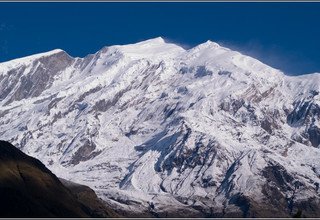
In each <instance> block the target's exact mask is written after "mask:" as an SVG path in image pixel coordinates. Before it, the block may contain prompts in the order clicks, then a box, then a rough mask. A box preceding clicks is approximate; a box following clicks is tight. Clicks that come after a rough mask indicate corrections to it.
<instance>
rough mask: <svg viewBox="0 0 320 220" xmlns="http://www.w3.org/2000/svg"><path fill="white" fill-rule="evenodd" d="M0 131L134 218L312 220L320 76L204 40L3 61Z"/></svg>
mask: <svg viewBox="0 0 320 220" xmlns="http://www.w3.org/2000/svg"><path fill="white" fill-rule="evenodd" d="M0 91H2V92H1V94H0V105H1V110H0V134H1V137H2V138H3V139H6V140H8V141H11V142H12V143H14V144H15V145H16V146H18V147H19V148H20V149H21V150H22V151H24V152H26V153H28V154H30V155H32V156H36V157H37V158H39V159H40V160H41V161H42V162H43V163H44V164H45V165H46V166H48V167H49V168H50V169H51V170H53V171H54V172H55V173H59V175H60V176H61V177H63V178H65V179H69V180H77V181H78V182H79V181H80V182H81V183H82V184H85V185H89V186H90V187H91V188H93V189H94V190H95V192H96V193H97V194H98V195H99V196H100V197H102V198H103V199H104V200H105V201H106V202H107V203H108V204H109V205H111V206H113V207H114V208H115V209H120V210H122V211H123V212H135V214H136V215H137V216H139V213H140V216H149V217H150V216H157V217H166V216H167V217H168V216H169V217H172V216H174V217H184V216H187V217H188V216H189V217H191V216H194V217H290V216H293V215H294V214H296V213H301V212H302V215H304V216H306V217H314V216H320V213H319V210H320V205H319V204H320V199H319V198H320V197H319V184H320V181H319V176H320V161H319V157H320V150H319V146H320V121H319V118H320V95H319V91H320V74H318V73H315V74H309V75H304V76H299V77H292V76H286V75H285V74H283V73H282V72H281V71H279V70H277V69H274V68H272V67H269V66H267V65H265V64H263V63H262V62H260V61H258V60H256V59H254V58H252V57H249V56H245V55H243V54H241V53H239V52H237V51H232V50H230V49H228V48H225V47H222V46H219V45H218V44H216V43H213V42H210V41H208V42H206V43H204V44H201V45H198V46H196V47H194V48H191V49H189V50H185V49H183V48H181V47H180V46H178V45H175V44H171V43H166V42H165V41H164V40H163V39H161V38H156V39H151V40H147V41H143V42H140V43H136V44H130V45H115V46H110V47H104V48H103V49H101V50H100V51H98V52H97V53H95V54H92V55H88V56H86V57H84V58H72V57H70V56H69V55H68V54H66V53H65V52H62V51H60V52H58V53H46V54H39V55H35V56H32V59H31V58H30V57H29V58H23V59H18V60H13V61H9V62H6V63H1V64H0Z"/></svg>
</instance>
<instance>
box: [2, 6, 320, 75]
mask: <svg viewBox="0 0 320 220" xmlns="http://www.w3.org/2000/svg"><path fill="white" fill-rule="evenodd" d="M319 24H320V2H315V3H297V2H296V3H295V2H291V3H275V2H274V3H263V2H260V3H259V2H256V3H234V2H233V3H232V2H222V3H214V2H211V3H210V2H208V3H196V2H193V3H191V2H189V3H188V2H185V3H179V2H176V3H165V2H162V3H161V2H158V3H157V2H149V3H147V2H145V3H143V2H140V3H128V2H127V3H125V2H118V3H116V2H114V3H110V2H109V3H108V2H100V3H99V2H96V3H89V2H87V3H79V2H78V3H57V2H52V3H49V2H47V3H5V2H1V3H0V62H2V61H7V60H10V59H14V58H18V57H23V56H26V55H31V54H35V53H39V52H44V51H48V50H52V49H56V48H60V49H63V50H65V51H66V52H68V53H69V54H70V55H71V56H79V57H83V56H85V55H87V54H89V53H95V52H96V51H98V50H99V49H101V48H102V47H103V46H108V45H114V44H127V43H135V42H138V41H141V40H146V39H149V38H154V37H158V36H161V37H163V38H165V39H166V40H167V41H171V42H175V43H178V44H180V45H182V46H183V47H185V48H190V47H193V46H195V45H197V44H200V43H203V42H205V41H207V40H212V41H215V42H217V43H220V44H222V45H223V46H226V47H229V48H231V49H236V50H238V51H240V52H242V53H244V54H247V55H250V56H253V57H256V58H258V59H259V60H261V61H262V62H264V63H266V64H268V65H270V66H273V67H275V68H278V69H281V70H283V71H284V72H286V73H287V74H291V75H296V74H304V73H312V72H320V55H319V51H320V43H319V40H320V25H319Z"/></svg>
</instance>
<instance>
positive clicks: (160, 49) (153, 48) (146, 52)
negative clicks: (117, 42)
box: [115, 37, 185, 59]
mask: <svg viewBox="0 0 320 220" xmlns="http://www.w3.org/2000/svg"><path fill="white" fill-rule="evenodd" d="M115 47H116V48H117V49H119V50H120V51H121V52H122V53H123V54H125V55H128V56H130V57H131V58H152V57H158V58H160V59H162V58H165V57H174V56H177V54H179V53H181V52H184V51H185V50H184V49H183V48H182V47H180V46H178V45H176V44H172V43H167V42H165V40H164V39H163V38H162V37H157V38H152V39H149V40H145V41H141V42H139V43H135V44H127V45H121V46H115Z"/></svg>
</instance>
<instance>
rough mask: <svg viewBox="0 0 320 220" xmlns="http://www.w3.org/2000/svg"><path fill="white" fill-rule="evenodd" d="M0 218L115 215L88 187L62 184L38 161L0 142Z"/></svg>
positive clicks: (67, 183) (68, 183)
mask: <svg viewBox="0 0 320 220" xmlns="http://www.w3.org/2000/svg"><path fill="white" fill-rule="evenodd" d="M0 170H1V172H0V195H1V196H0V217H117V215H116V214H115V213H114V212H113V211H112V210H108V208H107V207H105V206H104V205H103V204H102V203H101V202H100V200H99V199H98V197H97V196H96V194H95V193H94V192H93V190H91V189H90V188H89V187H86V186H83V185H79V184H75V183H71V182H67V181H65V180H63V181H64V183H65V185H63V184H62V182H61V181H60V180H59V179H58V178H57V177H56V176H55V175H54V174H53V173H52V172H51V171H50V170H49V169H47V168H46V167H45V166H44V165H43V164H42V163H41V162H40V161H39V160H37V159H35V158H32V157H30V156H28V155H26V154H24V153H23V152H21V151H20V150H19V149H17V148H15V147H14V146H13V145H11V144H10V143H8V142H5V141H0Z"/></svg>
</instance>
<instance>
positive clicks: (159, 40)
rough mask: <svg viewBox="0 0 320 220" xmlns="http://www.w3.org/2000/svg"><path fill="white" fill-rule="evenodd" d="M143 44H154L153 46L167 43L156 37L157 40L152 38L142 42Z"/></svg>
mask: <svg viewBox="0 0 320 220" xmlns="http://www.w3.org/2000/svg"><path fill="white" fill-rule="evenodd" d="M140 43H141V44H142V43H143V44H144V43H152V44H164V43H166V42H165V40H164V39H163V38H162V37H156V38H151V39H149V40H145V41H141V42H140Z"/></svg>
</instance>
